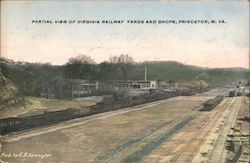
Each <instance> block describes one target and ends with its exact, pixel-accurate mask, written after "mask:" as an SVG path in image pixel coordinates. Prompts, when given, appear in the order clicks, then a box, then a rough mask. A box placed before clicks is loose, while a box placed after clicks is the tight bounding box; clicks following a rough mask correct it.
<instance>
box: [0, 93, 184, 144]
mask: <svg viewBox="0 0 250 163" xmlns="http://www.w3.org/2000/svg"><path fill="white" fill-rule="evenodd" d="M179 98H182V97H181V96H178V97H173V98H169V99H164V100H159V101H154V102H150V103H146V104H141V105H137V106H132V107H128V108H124V109H120V110H114V111H110V112H105V113H99V114H96V115H92V116H88V117H83V118H77V119H72V120H68V121H63V122H59V123H57V124H51V125H48V126H44V127H39V128H33V129H29V130H23V131H19V132H13V133H10V134H7V135H4V136H0V142H14V141H18V140H20V139H24V138H29V137H33V136H37V135H41V134H46V133H51V132H54V131H58V130H62V129H66V128H71V127H76V126H79V125H82V124H85V123H88V122H91V121H94V120H96V119H105V118H108V117H112V116H116V115H120V114H124V113H128V112H132V111H138V110H142V109H146V108H150V107H152V106H157V105H160V104H163V103H166V102H169V101H173V100H177V99H179Z"/></svg>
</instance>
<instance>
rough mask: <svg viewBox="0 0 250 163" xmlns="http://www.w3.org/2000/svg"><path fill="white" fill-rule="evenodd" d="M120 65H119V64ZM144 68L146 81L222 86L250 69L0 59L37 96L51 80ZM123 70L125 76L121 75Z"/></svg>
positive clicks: (134, 74)
mask: <svg viewBox="0 0 250 163" xmlns="http://www.w3.org/2000/svg"><path fill="white" fill-rule="evenodd" d="M119 64H120V65H119ZM145 67H147V79H148V80H164V81H177V82H179V83H190V82H194V81H201V80H203V81H205V82H206V83H208V84H209V85H210V86H212V87H214V86H224V85H227V84H231V83H232V82H235V81H239V80H242V79H245V80H246V79H247V77H249V76H250V71H249V70H248V69H243V68H203V67H197V66H192V65H185V64H182V63H178V62H175V61H148V62H143V63H132V64H128V65H125V64H122V63H110V62H103V63H100V64H95V63H87V64H86V63H75V64H69V63H67V64H65V65H61V66H56V65H51V64H49V63H46V64H42V63H28V62H14V61H12V60H8V59H5V58H0V68H1V70H2V73H3V75H4V76H5V77H7V78H8V79H10V80H11V81H12V82H13V83H14V85H15V86H16V87H17V88H18V90H19V91H20V92H22V94H23V95H26V96H39V95H40V87H41V85H42V84H43V83H45V82H47V81H49V80H53V79H58V78H61V79H64V78H67V79H89V80H123V79H127V80H144V71H145ZM124 70H125V71H126V76H124Z"/></svg>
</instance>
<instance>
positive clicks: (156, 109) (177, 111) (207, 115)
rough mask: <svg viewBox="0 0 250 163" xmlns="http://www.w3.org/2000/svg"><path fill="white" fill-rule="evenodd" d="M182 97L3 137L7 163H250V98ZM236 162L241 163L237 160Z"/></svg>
mask: <svg viewBox="0 0 250 163" xmlns="http://www.w3.org/2000/svg"><path fill="white" fill-rule="evenodd" d="M226 94H228V89H214V90H211V91H208V92H204V93H200V94H197V95H193V96H178V97H173V98H169V99H164V100H159V101H154V102H150V103H145V104H141V105H137V106H132V107H128V108H124V109H120V110H115V111H111V112H105V113H100V114H96V115H92V116H88V117H82V118H77V119H72V120H69V121H65V122H60V123H57V124H54V125H48V126H46V127H37V128H35V129H32V130H25V131H20V132H16V133H10V134H7V135H4V136H2V137H1V160H2V161H3V162H4V161H5V162H38V161H39V162H114V163H116V162H124V163H131V162H146V163H152V162H163V163H165V162H178V163H183V162H211V163H216V162H237V160H238V162H248V161H249V150H248V148H249V122H247V121H246V120H245V117H250V115H249V114H250V113H249V99H248V98H247V97H244V96H238V97H227V96H225V97H224V99H223V101H222V102H221V103H220V104H219V105H217V106H216V107H215V108H214V109H212V110H210V111H200V109H201V108H202V106H203V103H204V102H206V101H207V100H209V99H211V98H214V97H216V96H217V95H226ZM235 160H236V161H235Z"/></svg>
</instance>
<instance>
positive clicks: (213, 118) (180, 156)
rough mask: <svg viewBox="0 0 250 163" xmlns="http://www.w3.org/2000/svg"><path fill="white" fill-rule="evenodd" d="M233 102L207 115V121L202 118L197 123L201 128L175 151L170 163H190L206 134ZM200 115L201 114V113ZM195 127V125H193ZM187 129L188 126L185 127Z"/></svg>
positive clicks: (226, 103)
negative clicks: (199, 122)
mask: <svg viewBox="0 0 250 163" xmlns="http://www.w3.org/2000/svg"><path fill="white" fill-rule="evenodd" d="M234 102H235V100H233V101H230V100H227V101H226V102H225V103H224V104H223V105H222V106H223V107H222V108H219V107H218V108H217V109H215V110H213V111H212V112H211V113H212V114H210V115H209V117H210V118H209V119H208V121H204V120H205V119H206V116H203V117H202V118H201V119H200V120H199V121H201V124H200V125H199V126H203V127H201V128H199V127H198V128H197V129H196V128H194V130H196V131H194V132H193V135H192V136H191V137H192V139H190V140H188V143H187V144H186V145H185V146H184V147H182V148H179V149H180V150H177V151H176V153H175V155H174V156H173V157H172V159H170V162H192V159H193V157H194V156H195V154H196V153H197V152H198V150H199V147H200V146H201V145H202V144H203V143H204V140H205V139H206V137H207V136H208V134H209V133H210V132H211V130H212V129H213V128H214V127H215V125H216V123H217V121H218V120H219V119H220V118H221V116H222V114H223V112H224V111H225V110H227V109H228V108H231V107H232V106H233V105H234ZM201 114H202V113H201ZM191 125H192V122H190V124H189V126H191ZM194 126H195V124H194ZM186 127H188V126H186Z"/></svg>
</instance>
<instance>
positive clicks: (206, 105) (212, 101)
mask: <svg viewBox="0 0 250 163" xmlns="http://www.w3.org/2000/svg"><path fill="white" fill-rule="evenodd" d="M222 100H223V96H216V97H215V98H213V99H210V100H208V101H206V102H205V103H204V104H203V108H202V109H200V111H211V110H212V109H214V108H215V107H216V106H217V105H219V104H220V103H221V101H222Z"/></svg>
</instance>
